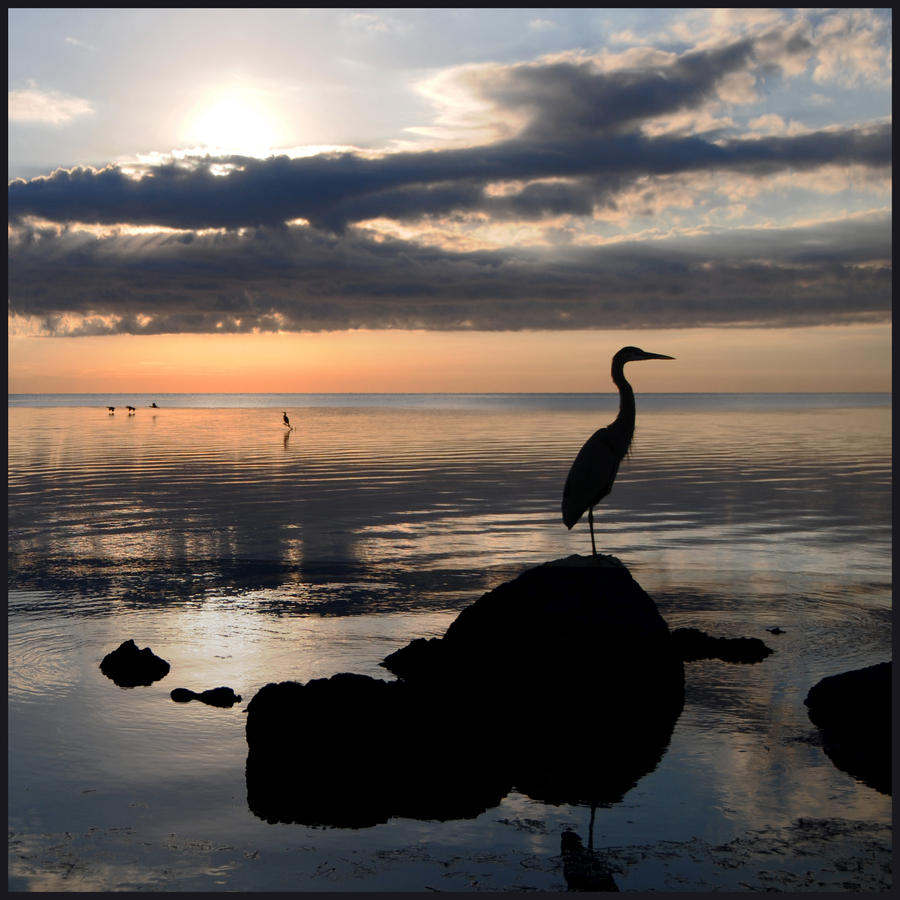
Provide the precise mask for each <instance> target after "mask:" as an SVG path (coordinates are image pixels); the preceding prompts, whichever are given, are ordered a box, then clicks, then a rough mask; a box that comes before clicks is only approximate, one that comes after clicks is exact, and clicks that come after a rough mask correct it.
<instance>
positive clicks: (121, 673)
mask: <svg viewBox="0 0 900 900" xmlns="http://www.w3.org/2000/svg"><path fill="white" fill-rule="evenodd" d="M100 671H101V672H102V673H103V674H104V675H106V677H107V678H111V679H112V680H113V681H114V682H115V683H116V684H117V685H119V687H136V686H137V685H147V684H153V682H154V681H159V679H160V678H164V677H165V676H166V675H167V674H168V672H169V664H168V663H167V662H166V661H165V660H164V659H160V657H158V656H155V655H154V653H153V651H152V650H151V649H150V648H149V647H145V648H144V649H143V650H138V648H137V644H135V642H134V641H133V640H128V641H124V642H123V643H122V644H120V645H119V647H118V648H117V649H116V650H113V651H112V652H111V653H107V654H106V656H104V657H103V661H102V662H101V663H100Z"/></svg>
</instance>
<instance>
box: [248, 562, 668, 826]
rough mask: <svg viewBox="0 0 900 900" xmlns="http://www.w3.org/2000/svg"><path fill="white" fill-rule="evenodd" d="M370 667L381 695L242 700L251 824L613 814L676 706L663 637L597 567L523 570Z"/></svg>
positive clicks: (616, 577)
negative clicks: (596, 808) (379, 670)
mask: <svg viewBox="0 0 900 900" xmlns="http://www.w3.org/2000/svg"><path fill="white" fill-rule="evenodd" d="M384 665H385V667H386V668H388V669H389V670H390V671H392V672H393V673H394V674H396V675H398V676H399V679H398V680H397V681H393V682H386V681H381V680H379V679H373V678H369V677H367V676H362V675H353V674H348V673H341V674H338V675H334V676H332V677H331V678H327V679H317V680H314V681H310V682H308V683H307V684H305V685H303V684H299V683H296V682H282V683H280V684H269V685H266V686H265V687H264V688H262V690H260V691H259V692H258V693H257V694H256V696H255V697H254V698H253V699H252V700H251V702H250V704H249V706H248V717H247V743H248V748H249V752H248V757H247V769H246V774H247V800H248V804H249V806H250V809H251V810H252V811H253V812H254V813H255V814H256V815H257V816H259V817H260V818H263V819H266V820H268V821H270V822H298V823H302V824H306V825H332V826H340V827H366V826H370V825H375V824H377V823H380V822H385V821H387V820H388V819H389V818H391V817H392V816H404V817H409V818H416V819H436V820H446V819H454V818H470V817H474V816H477V815H479V814H481V813H482V812H484V811H485V810H486V809H489V808H491V807H493V806H496V805H497V804H499V803H500V801H501V800H502V799H503V797H505V796H506V794H507V793H509V791H510V790H512V789H513V788H514V787H515V788H516V789H517V790H519V791H521V792H522V793H525V794H527V795H528V796H530V797H532V798H533V799H536V800H540V801H544V802H547V803H553V804H562V803H566V804H591V805H603V804H609V803H614V802H617V801H619V800H620V799H621V798H622V797H623V796H624V795H625V793H626V792H627V791H628V790H630V789H631V788H632V787H633V786H634V785H635V784H636V783H637V781H638V780H639V779H640V778H641V777H642V776H644V775H645V774H647V773H648V772H651V771H652V770H653V769H654V768H655V767H656V765H657V764H658V763H659V761H660V759H661V758H662V755H663V753H664V752H665V749H666V747H667V745H668V742H669V739H670V737H671V734H672V729H673V728H674V725H675V721H676V720H677V718H678V715H679V713H680V711H681V706H682V703H683V696H684V670H683V666H682V663H681V659H680V657H679V656H678V654H677V652H676V650H675V648H674V646H673V643H672V639H671V636H670V634H669V629H668V627H667V625H666V623H665V621H664V620H663V619H662V617H661V616H660V615H659V612H658V611H657V609H656V606H655V604H654V603H653V601H652V600H651V599H650V597H648V596H647V594H646V593H644V591H643V590H642V589H641V588H640V586H639V585H638V584H637V583H636V582H635V581H634V579H633V578H632V577H631V575H630V573H629V572H628V570H627V569H626V568H625V567H624V566H623V565H622V564H621V563H619V561H618V560H615V559H613V558H611V557H606V558H604V559H602V560H601V564H598V562H597V561H595V560H593V559H591V558H590V557H578V556H573V557H569V558H568V559H565V560H558V561H557V562H555V563H548V564H545V565H543V566H538V567H537V568H535V569H531V570H529V571H527V572H525V573H523V574H522V575H521V576H519V578H517V579H515V580H514V581H512V582H507V583H506V584H503V585H500V586H499V587H498V588H496V589H495V590H493V591H491V592H489V593H487V594H485V595H484V596H483V597H481V598H480V599H479V600H478V601H477V602H476V603H474V604H472V605H471V606H469V607H467V608H466V609H464V610H463V611H462V612H461V613H460V615H459V616H458V617H457V619H456V620H455V621H454V622H453V623H452V624H451V625H450V627H449V628H448V630H447V632H446V634H445V635H444V636H443V637H442V638H440V639H432V640H429V641H425V640H419V641H414V642H412V643H411V644H409V645H407V647H405V648H403V649H402V650H399V651H397V652H396V653H394V654H391V656H389V657H388V658H387V659H386V660H385V661H384Z"/></svg>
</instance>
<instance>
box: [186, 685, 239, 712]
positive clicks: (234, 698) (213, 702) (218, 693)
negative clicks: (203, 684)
mask: <svg viewBox="0 0 900 900" xmlns="http://www.w3.org/2000/svg"><path fill="white" fill-rule="evenodd" d="M169 696H170V697H171V698H172V699H173V700H175V701H176V702H177V703H187V702H189V701H190V700H199V701H200V702H201V703H205V704H207V706H221V707H222V708H225V709H227V708H230V707H232V706H234V704H235V703H240V702H241V696H240V694H236V693H235V692H234V691H233V690H232V689H231V688H229V687H217V688H210V689H209V690H208V691H201V692H200V693H199V694H198V693H196V692H195V691H189V690H188V689H187V688H175V690H173V691H172V692H171V694H169Z"/></svg>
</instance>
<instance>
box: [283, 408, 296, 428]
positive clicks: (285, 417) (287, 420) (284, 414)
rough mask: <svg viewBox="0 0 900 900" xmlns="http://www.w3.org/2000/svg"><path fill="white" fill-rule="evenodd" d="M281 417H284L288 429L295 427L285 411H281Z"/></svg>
mask: <svg viewBox="0 0 900 900" xmlns="http://www.w3.org/2000/svg"><path fill="white" fill-rule="evenodd" d="M281 415H282V416H283V417H284V424H285V425H287V427H288V428H293V425H291V420H290V419H289V418H288V414H287V413H286V412H285V411H284V410H282V411H281Z"/></svg>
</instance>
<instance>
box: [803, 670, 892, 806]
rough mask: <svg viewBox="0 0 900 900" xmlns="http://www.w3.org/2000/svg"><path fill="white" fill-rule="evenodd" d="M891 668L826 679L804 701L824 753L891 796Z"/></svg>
mask: <svg viewBox="0 0 900 900" xmlns="http://www.w3.org/2000/svg"><path fill="white" fill-rule="evenodd" d="M891 669H892V665H891V663H890V662H884V663H879V664H878V665H875V666H869V667H868V668H865V669H854V670H853V671H850V672H844V673H842V674H840V675H831V676H829V677H828V678H823V679H822V680H821V681H820V682H818V684H816V685H815V686H814V687H813V688H812V689H811V690H810V692H809V693H808V694H807V696H806V699H805V700H804V701H803V702H804V703H805V704H806V706H807V708H808V710H809V718H810V719H811V721H812V722H813V724H815V725H817V726H818V727H819V729H820V730H821V733H822V747H823V749H824V750H825V753H826V754H827V755H828V757H829V758H830V759H831V760H832V762H833V763H834V764H835V765H836V766H837V767H838V768H839V769H841V770H842V771H844V772H847V773H848V774H850V775H852V776H853V777H854V778H858V779H859V780H860V781H862V782H864V783H865V784H867V785H869V787H872V788H875V790H877V791H880V792H881V793H883V794H890V793H891V791H892V785H891V712H892V711H891Z"/></svg>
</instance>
